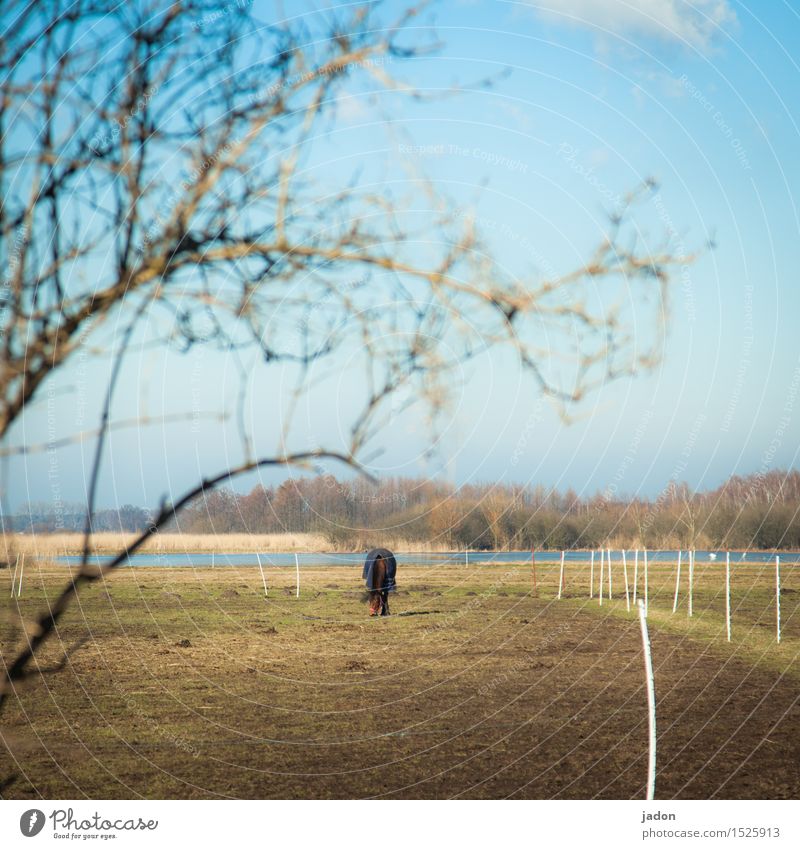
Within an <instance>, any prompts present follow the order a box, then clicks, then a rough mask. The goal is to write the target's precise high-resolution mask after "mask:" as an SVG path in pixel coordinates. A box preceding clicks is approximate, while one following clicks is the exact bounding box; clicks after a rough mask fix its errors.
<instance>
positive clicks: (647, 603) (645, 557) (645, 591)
mask: <svg viewBox="0 0 800 849" xmlns="http://www.w3.org/2000/svg"><path fill="white" fill-rule="evenodd" d="M649 603H650V597H649V596H648V594H647V549H645V550H644V615H645V616H647V612H648V611H649V610H650V608H649V607H648V605H649Z"/></svg>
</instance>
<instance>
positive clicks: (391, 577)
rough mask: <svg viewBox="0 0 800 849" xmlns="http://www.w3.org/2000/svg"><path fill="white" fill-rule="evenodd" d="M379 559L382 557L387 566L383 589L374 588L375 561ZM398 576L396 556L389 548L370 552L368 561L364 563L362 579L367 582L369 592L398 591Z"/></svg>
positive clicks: (374, 549)
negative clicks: (396, 579) (396, 577)
mask: <svg viewBox="0 0 800 849" xmlns="http://www.w3.org/2000/svg"><path fill="white" fill-rule="evenodd" d="M378 557H382V558H383V562H384V563H385V565H386V577H385V578H384V580H383V586H382V587H376V586H373V583H374V578H373V575H374V571H375V569H374V567H375V561H376V560H377V559H378ZM396 574H397V561H396V560H395V559H394V554H392V552H391V551H389V549H388V548H373V549H372V551H370V552H369V554H368V555H367V559H366V560H365V561H364V572H363V574H362V577H363V578H364V580H365V581H366V584H367V589H368V590H387V591H388V592H391V591H392V590H395V589H397V583H396V581H395V575H396Z"/></svg>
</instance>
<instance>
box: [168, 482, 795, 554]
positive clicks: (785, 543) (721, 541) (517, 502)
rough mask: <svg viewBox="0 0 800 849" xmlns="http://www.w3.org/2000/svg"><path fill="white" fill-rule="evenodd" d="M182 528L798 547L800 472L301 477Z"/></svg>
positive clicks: (445, 540) (495, 545)
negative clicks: (528, 479) (613, 477)
mask: <svg viewBox="0 0 800 849" xmlns="http://www.w3.org/2000/svg"><path fill="white" fill-rule="evenodd" d="M176 524H177V525H178V526H179V528H180V529H181V530H183V531H187V532H194V533H232V532H238V533H247V532H250V533H275V532H285V531H294V532H298V531H306V532H316V533H320V534H323V535H324V536H325V537H327V539H328V541H329V542H331V543H333V544H334V545H336V546H337V547H340V548H355V549H359V548H362V547H364V546H366V545H370V544H372V543H374V542H377V541H379V540H381V539H383V540H408V541H414V542H428V543H430V544H431V545H432V547H433V548H441V549H463V548H467V547H469V548H473V549H529V548H538V549H545V548H551V549H562V548H592V547H596V546H600V545H604V544H605V545H615V546H617V547H620V546H623V547H634V546H639V547H643V546H645V545H646V546H647V547H649V548H672V547H690V546H691V547H695V548H706V547H709V548H800V472H797V471H791V472H782V471H771V472H768V473H764V474H756V475H751V476H749V477H738V476H737V477H732V478H730V479H729V480H728V481H727V482H726V483H725V484H723V485H722V486H720V487H719V488H718V489H715V490H713V491H710V492H702V493H693V492H692V491H691V490H690V489H689V487H688V486H687V485H686V484H674V483H673V484H670V485H669V486H668V487H666V489H664V490H663V491H662V492H661V494H660V495H659V496H658V497H657V498H655V499H644V498H629V499H621V498H611V497H609V495H608V494H606V493H598V494H596V495H593V496H591V497H587V498H580V497H578V495H577V494H576V493H575V492H574V491H573V490H567V491H566V492H563V493H560V492H557V491H555V490H552V489H546V488H545V487H543V486H533V487H530V486H522V485H515V484H510V485H498V484H482V485H481V484H471V485H468V486H462V487H458V488H456V487H454V486H451V485H448V484H446V483H442V482H438V481H429V480H421V479H413V478H389V479H386V480H383V481H381V482H380V483H379V484H377V485H372V484H370V483H368V482H367V481H364V480H362V479H358V480H354V481H346V482H343V481H339V480H337V479H336V478H334V477H330V476H322V477H315V478H293V479H290V480H287V481H285V482H284V483H282V484H280V485H279V486H277V487H263V486H257V487H255V488H254V489H253V490H252V491H251V492H249V493H248V494H247V495H239V494H237V493H235V492H233V491H232V490H230V489H220V490H215V491H213V492H209V493H207V494H205V495H204V496H203V497H201V498H200V499H198V500H197V501H196V502H195V503H194V504H193V505H191V507H190V508H189V509H188V510H187V511H186V512H185V513H184V514H183V515H181V516H180V518H179V520H178V521H177V522H176Z"/></svg>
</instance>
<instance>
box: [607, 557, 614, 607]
mask: <svg viewBox="0 0 800 849" xmlns="http://www.w3.org/2000/svg"><path fill="white" fill-rule="evenodd" d="M608 597H609V598H613V597H614V596H613V593H612V586H611V549H610V548H609V549H608Z"/></svg>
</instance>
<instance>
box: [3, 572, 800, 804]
mask: <svg viewBox="0 0 800 849" xmlns="http://www.w3.org/2000/svg"><path fill="white" fill-rule="evenodd" d="M682 574H683V578H682V584H683V585H682V593H681V599H680V604H679V607H678V611H677V612H676V613H675V614H674V615H673V614H672V602H673V593H674V587H675V567H674V564H658V565H657V566H655V565H651V568H650V573H649V579H650V580H649V626H650V636H651V642H652V650H653V663H654V667H655V678H656V696H657V710H658V775H657V784H656V798H660V799H669V798H710V797H716V798H797V796H798V794H800V734H798V728H799V727H800V704H799V703H798V699H799V698H800V665H799V664H798V653H799V652H800V611H799V610H798V603H799V602H800V567H797V566H788V565H787V566H785V567H784V568H783V570H782V579H783V593H782V597H781V607H782V620H783V635H782V636H783V639H782V642H781V644H780V645H777V644H776V642H775V589H774V587H775V584H774V568H773V567H772V566H764V567H762V566H744V565H743V564H737V565H736V567H734V568H733V580H732V590H733V592H732V609H733V635H732V641H731V643H727V641H726V636H725V619H724V611H725V594H724V585H725V584H724V564H720V563H715V564H698V565H697V567H696V569H695V586H694V616H693V617H692V618H691V619H690V618H689V617H688V615H687V606H686V596H685V591H686V587H687V581H688V575H687V573H686V570H685V564H684V572H683V573H682ZM588 575H589V570H588V564H587V565H586V566H583V565H581V566H576V565H573V564H570V567H569V568H568V570H567V575H566V581H565V587H564V591H563V597H562V599H561V600H556V591H557V584H558V564H556V563H548V564H537V577H538V593H537V596H536V597H534V595H533V593H532V581H531V567H530V564H516V565H512V566H509V565H506V564H504V565H502V566H499V565H498V566H485V565H481V566H475V567H466V566H449V567H442V568H431V567H420V566H414V565H413V564H408V563H401V564H400V566H399V569H398V580H399V591H398V592H397V593H396V594H394V596H393V597H392V613H393V615H392V616H391V617H388V618H385V619H369V618H368V616H367V611H366V604H365V603H364V601H363V599H362V582H361V573H360V569H356V568H347V567H339V568H325V569H310V568H309V569H304V570H303V571H302V585H301V593H300V598H299V599H298V598H295V584H294V581H295V575H294V570H285V569H270V570H268V572H267V578H268V583H269V598H268V599H265V598H264V590H263V586H262V584H261V577H260V575H259V573H258V570H257V569H255V570H254V569H247V568H240V569H237V568H216V569H210V568H207V569H188V568H186V569H162V568H138V569H132V568H126V569H123V570H120V571H119V572H118V573H115V574H114V575H113V576H112V577H109V578H108V579H107V580H105V581H103V582H98V583H97V584H95V585H93V586H91V587H90V588H88V589H87V590H86V591H84V592H81V594H80V597H79V599H78V601H77V603H75V604H74V605H73V606H72V607H71V609H70V610H69V612H68V614H67V615H66V616H65V618H64V619H63V620H62V623H61V625H60V626H59V631H58V640H54V641H52V642H51V643H49V644H48V645H47V647H46V648H45V651H44V652H43V654H42V656H41V657H40V659H39V664H40V667H41V668H43V669H46V668H48V667H54V666H56V665H57V664H59V663H60V662H61V661H62V660H63V658H64V651H63V649H64V646H68V645H71V644H72V643H73V642H74V641H75V640H77V639H78V638H80V637H82V636H84V635H87V634H88V635H89V637H90V639H89V642H88V643H87V644H86V645H84V646H83V647H82V648H81V649H79V650H78V651H76V652H75V653H74V654H73V655H72V656H71V657H70V659H69V660H68V661H67V662H66V664H65V665H64V668H63V669H61V671H58V672H54V673H47V674H45V675H43V676H41V677H36V678H34V679H33V680H31V681H30V682H28V683H26V685H25V686H24V687H23V688H21V689H19V690H18V691H17V694H16V696H14V697H12V699H11V701H10V702H9V704H8V705H7V709H6V711H5V712H4V713H3V715H2V716H0V733H2V743H3V745H2V747H0V782H4V784H3V789H2V796H3V797H4V798H24V799H35V798H38V797H40V796H41V797H45V798H69V799H79V798H82V797H90V798H136V797H140V796H141V797H147V798H219V797H234V798H298V797H299V798H362V797H388V798H399V797H414V798H419V797H422V798H450V797H462V798H464V797H469V798H475V797H479V798H505V797H512V798H540V799H549V798H623V799H627V798H643V797H644V791H645V781H646V763H647V713H646V695H645V686H644V675H643V659H642V644H641V636H640V632H639V623H638V619H637V616H636V613H635V611H634V610H633V609H632V610H631V612H627V611H626V604H625V593H624V582H623V575H622V568H621V566H620V565H619V564H617V563H616V562H615V564H614V597H613V599H612V600H608V599H605V600H604V602H603V606H602V607H601V606H600V605H599V604H598V600H597V598H596V597H595V598H594V599H593V600H589V598H588ZM598 575H599V569H598V568H597V567H596V571H595V580H597V577H598ZM65 577H66V570H65V569H64V568H63V567H55V566H52V565H48V564H47V563H45V562H41V563H38V564H32V565H31V566H29V567H28V568H26V572H25V585H24V588H23V596H22V598H21V599H11V598H10V593H9V587H10V575H8V573H6V572H2V573H0V588H2V590H3V593H4V601H3V603H2V604H3V609H4V610H5V612H6V614H7V615H5V616H4V617H3V619H2V621H0V648H1V649H2V654H3V658H4V660H5V661H6V662H7V661H8V659H9V657H10V656H11V655H12V653H13V650H14V649H15V648H16V647H17V646H18V645H19V643H20V639H21V638H20V631H19V628H18V622H19V617H18V616H17V613H19V614H20V615H21V617H22V618H23V619H25V618H30V617H32V616H33V615H34V614H35V613H36V612H38V611H40V610H41V609H43V608H44V607H46V604H47V599H48V598H52V597H53V596H54V595H55V593H56V592H57V591H58V589H59V588H60V587H61V586H62V585H63V583H64V580H65ZM629 577H630V578H631V579H632V566H631V567H629ZM641 577H642V576H641V575H640V592H641V587H642V580H641ZM595 593H596V587H595Z"/></svg>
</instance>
